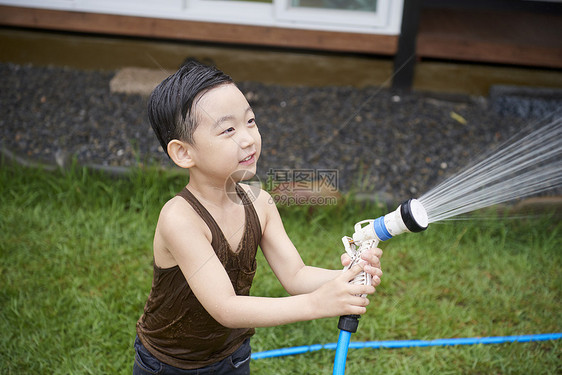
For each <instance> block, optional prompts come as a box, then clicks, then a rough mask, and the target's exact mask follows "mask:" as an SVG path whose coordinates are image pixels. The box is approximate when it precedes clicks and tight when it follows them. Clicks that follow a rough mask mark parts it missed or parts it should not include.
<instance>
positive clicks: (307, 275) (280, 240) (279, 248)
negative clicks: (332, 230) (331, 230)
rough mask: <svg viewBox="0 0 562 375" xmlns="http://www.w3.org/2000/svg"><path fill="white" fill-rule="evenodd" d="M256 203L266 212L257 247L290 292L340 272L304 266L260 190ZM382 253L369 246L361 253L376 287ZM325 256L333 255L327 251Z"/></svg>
mask: <svg viewBox="0 0 562 375" xmlns="http://www.w3.org/2000/svg"><path fill="white" fill-rule="evenodd" d="M256 203H257V204H258V205H259V206H260V209H261V211H262V212H265V227H264V229H263V235H262V240H261V243H260V247H261V249H262V252H263V253H264V255H265V258H266V259H267V261H268V263H269V265H270V267H271V269H272V270H273V272H274V273H275V275H276V276H277V278H278V279H279V281H280V282H281V285H283V287H284V288H285V290H286V291H287V292H288V293H289V294H292V295H295V294H303V293H310V292H312V291H314V290H316V289H317V288H319V287H321V286H322V285H324V284H325V283H326V282H328V281H330V280H333V279H334V278H336V277H338V276H339V275H340V274H341V272H342V271H341V269H340V270H328V269H323V268H317V267H311V266H307V265H305V264H304V262H303V261H302V258H301V256H300V254H299V252H298V251H297V249H296V248H295V246H294V245H293V243H292V241H291V239H290V238H289V236H288V235H287V233H286V231H285V228H284V226H283V222H282V220H281V216H280V215H279V211H278V210H277V207H276V206H275V203H273V199H271V196H270V195H269V194H268V193H267V192H265V191H262V192H261V193H260V196H259V199H258V201H257V202H256ZM311 235H313V233H311ZM381 255H382V251H381V250H380V249H371V250H368V251H366V252H365V253H364V254H363V259H364V260H365V262H366V265H365V270H366V271H367V272H369V273H371V274H372V275H373V284H374V285H375V286H376V285H378V284H379V283H380V277H381V276H382V271H381V270H380V260H379V258H380V256H381ZM326 256H332V255H330V254H326ZM349 261H350V259H349V256H347V254H344V255H343V256H342V263H343V264H344V265H347V264H349Z"/></svg>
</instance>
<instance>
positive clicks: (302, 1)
mask: <svg viewBox="0 0 562 375" xmlns="http://www.w3.org/2000/svg"><path fill="white" fill-rule="evenodd" d="M291 6H292V7H303V8H321V9H339V10H360V11H364V12H376V11H377V0H291Z"/></svg>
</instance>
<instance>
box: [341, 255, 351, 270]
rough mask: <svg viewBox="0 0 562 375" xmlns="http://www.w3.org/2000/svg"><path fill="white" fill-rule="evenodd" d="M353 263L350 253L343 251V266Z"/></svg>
mask: <svg viewBox="0 0 562 375" xmlns="http://www.w3.org/2000/svg"><path fill="white" fill-rule="evenodd" d="M350 263H351V257H350V256H349V254H348V253H343V254H342V255H341V264H342V266H344V267H346V266H348V265H349V264H350Z"/></svg>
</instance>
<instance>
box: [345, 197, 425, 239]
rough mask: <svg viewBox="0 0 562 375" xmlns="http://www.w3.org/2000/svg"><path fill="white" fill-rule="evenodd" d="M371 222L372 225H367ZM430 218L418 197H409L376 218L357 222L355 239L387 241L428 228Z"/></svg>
mask: <svg viewBox="0 0 562 375" xmlns="http://www.w3.org/2000/svg"><path fill="white" fill-rule="evenodd" d="M364 223H369V224H371V223H372V225H365V226H364V227H362V225H363V224H364ZM428 224H429V220H428V217H427V212H426V210H425V208H424V207H423V206H422V204H421V203H420V201H418V200H417V199H413V198H412V199H409V200H407V201H406V202H404V203H402V204H401V205H400V206H398V208H397V209H396V210H395V211H393V212H390V213H388V214H386V215H384V216H381V217H379V218H377V219H375V220H364V221H361V222H359V223H357V224H355V233H354V234H353V241H355V242H362V241H365V240H368V239H373V238H378V239H379V240H380V241H386V240H388V239H391V238H392V237H394V236H397V235H399V234H401V233H404V232H421V231H423V230H425V229H427V226H428Z"/></svg>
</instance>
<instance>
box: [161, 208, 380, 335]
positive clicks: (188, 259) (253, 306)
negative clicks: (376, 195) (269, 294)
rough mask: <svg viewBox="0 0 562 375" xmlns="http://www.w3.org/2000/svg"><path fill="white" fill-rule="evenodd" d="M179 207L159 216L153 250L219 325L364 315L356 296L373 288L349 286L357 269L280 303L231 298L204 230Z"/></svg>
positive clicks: (257, 324)
mask: <svg viewBox="0 0 562 375" xmlns="http://www.w3.org/2000/svg"><path fill="white" fill-rule="evenodd" d="M184 204H187V203H183V202H181V203H180V202H179V200H178V201H176V202H175V203H174V204H171V205H167V206H165V208H164V209H163V210H162V213H161V215H160V219H159V222H158V227H157V234H156V236H157V237H158V242H159V244H160V245H159V246H162V247H165V250H166V251H168V252H169V253H170V255H171V256H172V257H173V258H174V260H175V261H176V262H177V264H178V265H179V267H180V269H181V270H182V273H183V274H184V276H185V279H186V280H187V282H188V283H189V285H190V287H191V289H192V291H193V293H194V294H195V296H196V297H197V299H198V300H199V302H201V304H202V305H203V307H205V309H206V310H207V311H208V312H209V314H210V315H211V316H212V317H213V318H215V319H216V320H217V321H218V322H219V323H221V324H222V325H224V326H226V327H231V328H242V327H244V328H247V327H267V326H275V325H279V324H286V323H292V322H296V321H303V320H311V319H318V318H324V317H331V316H339V315H347V314H363V313H365V311H366V306H367V305H368V303H369V301H368V300H367V299H366V298H362V297H359V296H358V295H361V294H372V293H373V292H374V288H373V287H372V286H364V285H351V284H349V280H351V279H352V278H353V277H354V276H355V275H357V274H358V273H359V272H361V270H362V269H361V267H359V266H357V267H354V268H353V269H351V270H348V271H346V272H343V273H342V272H341V271H340V272H339V275H338V277H337V278H335V279H334V280H331V282H329V283H327V284H325V285H324V286H323V287H322V288H319V289H318V290H316V291H315V292H314V293H310V294H304V295H299V296H292V297H284V298H264V297H251V296H238V295H236V293H235V291H234V288H233V286H232V284H231V282H230V279H229V277H228V275H227V273H226V271H225V269H224V267H223V265H222V264H221V262H220V260H219V259H218V258H217V256H216V254H215V252H214V250H213V248H212V246H211V238H210V233H209V231H208V228H207V227H206V225H205V224H204V223H203V221H202V220H201V219H200V218H199V216H198V215H197V214H196V213H195V212H194V211H193V210H191V209H186V206H185V205H184ZM178 205H179V207H178ZM174 206H176V207H174ZM186 213H187V215H186ZM155 242H156V241H155Z"/></svg>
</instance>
